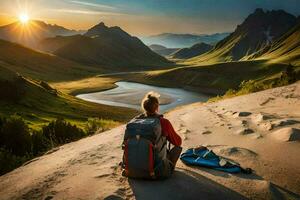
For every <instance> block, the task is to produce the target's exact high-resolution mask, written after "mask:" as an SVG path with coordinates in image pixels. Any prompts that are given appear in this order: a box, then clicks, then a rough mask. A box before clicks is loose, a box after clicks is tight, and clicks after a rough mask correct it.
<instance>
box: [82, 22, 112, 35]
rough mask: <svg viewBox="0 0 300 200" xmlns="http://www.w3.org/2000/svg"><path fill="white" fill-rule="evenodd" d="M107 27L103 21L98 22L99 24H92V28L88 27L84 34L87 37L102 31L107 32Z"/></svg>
mask: <svg viewBox="0 0 300 200" xmlns="http://www.w3.org/2000/svg"><path fill="white" fill-rule="evenodd" d="M108 29H109V27H107V26H106V25H105V24H104V22H100V23H99V24H97V25H95V26H93V27H92V28H90V29H89V30H88V31H87V32H86V34H85V36H88V37H93V36H98V35H99V34H102V33H104V32H107V30H108Z"/></svg>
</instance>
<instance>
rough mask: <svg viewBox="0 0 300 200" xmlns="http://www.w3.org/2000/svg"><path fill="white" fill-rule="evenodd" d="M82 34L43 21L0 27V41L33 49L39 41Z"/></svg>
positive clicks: (15, 23)
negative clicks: (58, 36)
mask: <svg viewBox="0 0 300 200" xmlns="http://www.w3.org/2000/svg"><path fill="white" fill-rule="evenodd" d="M82 32H83V31H75V30H70V29H66V28H64V27H62V26H58V25H52V24H47V23H45V22H43V21H37V20H32V21H29V22H28V24H26V25H24V24H22V23H20V22H14V23H12V24H8V25H5V26H1V27H0V39H4V40H8V41H11V42H16V43H19V44H23V45H25V46H29V47H33V48H35V47H36V45H37V44H38V42H39V41H40V40H41V39H44V38H47V37H54V36H57V35H64V36H66V35H75V34H79V33H82Z"/></svg>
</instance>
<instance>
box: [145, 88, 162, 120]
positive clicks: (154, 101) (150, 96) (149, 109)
mask: <svg viewBox="0 0 300 200" xmlns="http://www.w3.org/2000/svg"><path fill="white" fill-rule="evenodd" d="M159 97H160V95H159V94H158V93H155V92H148V93H147V94H146V95H145V97H144V99H143V101H142V109H143V110H144V112H145V114H147V115H151V114H154V113H155V111H156V110H157V108H158V106H159Z"/></svg>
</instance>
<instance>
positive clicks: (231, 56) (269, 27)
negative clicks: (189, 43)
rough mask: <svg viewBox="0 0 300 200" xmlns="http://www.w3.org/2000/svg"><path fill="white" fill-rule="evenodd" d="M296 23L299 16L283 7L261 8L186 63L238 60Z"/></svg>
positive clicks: (277, 36)
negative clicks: (205, 50) (282, 8)
mask: <svg viewBox="0 0 300 200" xmlns="http://www.w3.org/2000/svg"><path fill="white" fill-rule="evenodd" d="M296 23H297V19H296V17H295V16H293V15H291V14H289V13H286V12H284V11H283V10H277V11H275V10H272V11H263V10H262V9H257V10H256V11H255V12H254V13H252V14H250V15H249V16H248V17H247V18H246V19H245V21H244V22H243V23H242V24H241V25H238V26H237V28H236V30H235V31H234V32H233V33H232V34H230V35H229V36H228V37H226V38H225V39H223V40H222V41H220V42H219V43H217V44H216V46H215V48H214V49H213V50H212V51H210V52H208V53H206V54H203V55H200V56H196V57H194V58H191V59H188V60H187V61H186V62H184V63H185V64H189V65H191V64H193V65H199V64H205V65H206V64H213V63H217V62H228V61H238V60H240V59H242V58H243V57H245V56H249V55H251V54H253V53H255V52H257V51H259V50H260V49H262V48H264V47H265V46H267V45H268V44H269V43H270V42H271V40H274V39H278V38H279V37H280V36H282V35H283V34H284V33H286V32H287V31H289V30H290V29H291V28H292V27H293V26H294V25H295V24H296Z"/></svg>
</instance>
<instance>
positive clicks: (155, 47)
mask: <svg viewBox="0 0 300 200" xmlns="http://www.w3.org/2000/svg"><path fill="white" fill-rule="evenodd" d="M149 48H150V49H151V50H152V51H154V52H155V53H157V54H159V55H161V56H170V55H171V54H173V53H174V52H176V51H178V50H179V48H167V47H165V46H163V45H159V44H152V45H150V46H149Z"/></svg>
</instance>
